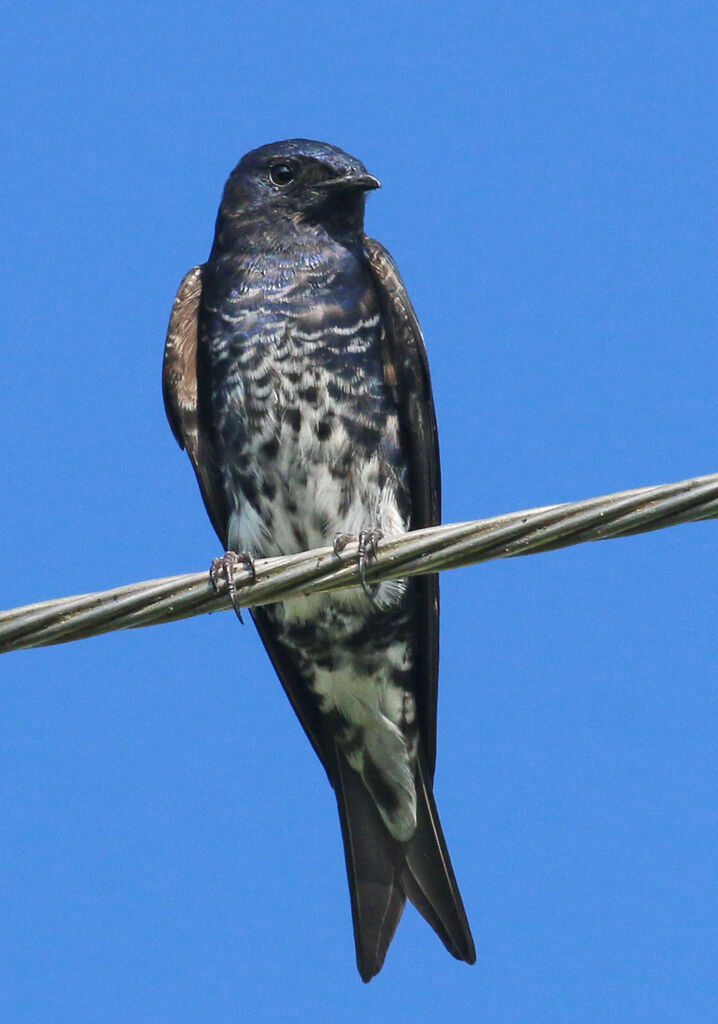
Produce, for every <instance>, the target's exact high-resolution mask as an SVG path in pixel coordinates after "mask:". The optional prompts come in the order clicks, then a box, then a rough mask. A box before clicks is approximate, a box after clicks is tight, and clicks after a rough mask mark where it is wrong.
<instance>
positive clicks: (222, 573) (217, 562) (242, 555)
mask: <svg viewBox="0 0 718 1024" xmlns="http://www.w3.org/2000/svg"><path fill="white" fill-rule="evenodd" d="M238 565H241V566H243V567H244V568H245V569H246V570H247V572H248V573H249V574H250V575H251V577H252V583H254V581H255V580H256V578H257V573H256V570H255V568H254V555H250V553H249V552H248V551H225V553H224V554H223V555H222V557H221V558H213V559H212V565H211V567H210V570H209V578H210V579H211V580H212V586H213V587H214V589H215V590H216V591H217V592H218V593H219V590H220V588H221V584H222V582H223V581H224V582H225V583H226V584H227V590H228V591H229V596H230V598H231V600H232V607H233V608H234V611H235V613H236V615H237V618H238V619H239V621H240V622H241V623H242V625H244V619H243V618H242V609H241V608H240V607H239V605H238V604H237V587H236V585H235V582H234V570H235V568H236V567H237V566H238Z"/></svg>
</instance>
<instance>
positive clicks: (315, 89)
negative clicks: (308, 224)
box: [0, 0, 718, 1024]
mask: <svg viewBox="0 0 718 1024" xmlns="http://www.w3.org/2000/svg"><path fill="white" fill-rule="evenodd" d="M717 30H718V14H717V13H716V7H715V4H714V3H709V2H705V3H693V2H686V0H682V2H680V3H678V2H676V3H659V2H654V3H623V2H617V3H612V4H594V3H590V4H589V3H576V2H566V3H542V4H530V3H517V2H508V3H484V2H478V3H475V4H463V5H456V4H448V3H446V4H439V3H422V2H418V3H417V2H413V3H378V2H374V0H365V2H363V3H349V2H347V0H338V2H335V3H331V4H330V3H323V2H322V3H316V4H311V5H303V4H298V3H291V4H290V3H279V2H269V0H262V2H255V3H252V4H245V3H237V2H233V3H219V2H212V0H209V2H207V3H204V4H196V3H192V4H189V3H186V2H175V3H172V4H169V3H162V2H159V3H154V4H144V3H143V4H138V3H131V2H126V3H123V4H100V3H95V4H79V3H73V2H66V3H63V4H58V3H52V4H50V3H31V4H29V5H28V4H11V5H10V8H9V10H8V9H6V11H5V13H4V15H3V32H2V38H1V40H0V48H1V52H0V61H1V65H2V69H3V70H2V104H3V112H2V122H3V127H4V135H5V142H4V145H3V156H2V165H3V172H4V173H3V187H2V190H1V191H0V206H1V208H2V229H1V232H0V248H1V250H2V268H3V269H2V283H1V285H0V287H1V289H2V311H3V317H2V321H3V322H2V332H1V333H2V373H1V374H0V395H1V397H0V403H1V407H2V426H3V440H2V444H1V445H0V479H1V480H2V492H1V494H2V498H1V500H2V517H1V519H0V531H1V547H2V593H1V600H0V604H1V605H2V606H4V607H8V608H9V607H13V606H15V605H20V604H24V603H29V602H32V601H36V600H41V599H45V598H50V597H59V596H65V595H69V594H73V593H82V592H86V591H91V590H101V589H104V588H107V587H111V586H114V585H119V584H122V583H126V582H131V581H135V580H141V579H148V578H152V577H158V576H164V575H171V574H174V573H179V572H184V571H191V570H198V569H203V568H204V567H205V566H208V565H209V563H210V560H211V558H212V557H213V556H215V555H216V554H218V553H219V552H218V544H217V541H216V538H215V536H214V533H213V531H212V529H211V527H210V525H209V522H208V521H207V519H206V516H205V513H204V509H203V506H202V502H201V500H200V497H199V494H198V492H197V488H196V485H195V482H194V478H193V474H192V472H191V469H190V465H189V462H188V460H187V458H186V456H185V455H184V454H183V453H181V452H180V450H179V448H178V447H177V445H176V444H175V442H174V439H173V438H172V436H171V434H170V431H169V428H168V426H167V424H166V422H165V416H164V411H163V407H162V399H161V392H160V368H161V360H162V348H163V343H164V333H165V328H166V323H167V318H168V315H169V311H170V307H171V304H172V300H173V297H174V293H175V289H176V286H177V284H178V283H179V280H180V278H181V277H182V275H183V273H184V272H185V271H186V270H187V269H188V268H189V267H191V266H192V265H193V264H195V263H198V262H201V261H202V260H203V259H205V258H206V255H207V253H208V251H209V247H210V244H211V238H212V231H213V223H214V217H215V213H216V208H217V204H218V201H219V197H220V193H221V189H222V186H223V183H224V180H225V178H226V176H227V175H228V173H229V171H230V170H231V168H232V167H233V166H234V164H235V163H236V162H237V161H238V159H239V158H240V157H241V156H242V155H243V153H245V152H246V151H247V150H249V149H251V148H253V147H255V146H257V145H260V144H263V143H265V142H269V141H273V140H276V139H281V138H287V137H293V136H307V137H309V138H316V139H321V140H324V141H328V142H331V143H334V144H337V145H339V146H341V147H343V148H344V149H346V150H348V151H349V152H350V153H352V154H354V155H356V156H358V157H360V158H361V159H362V160H363V161H364V162H365V164H366V165H367V167H368V168H369V169H370V170H371V171H372V172H373V173H375V174H377V175H378V176H379V177H380V178H381V180H382V182H383V184H384V188H383V190H382V191H381V192H378V193H375V194H373V195H372V196H371V197H370V199H369V202H368V216H367V226H368V229H369V231H370V232H371V233H372V234H374V235H375V236H376V237H377V238H379V239H381V240H382V241H383V242H384V243H385V244H386V245H387V246H388V247H389V249H390V250H391V251H392V252H393V254H394V256H395V257H396V259H397V261H398V263H399V265H400V267H401V270H402V272H403V275H404V277H405V280H406V282H407V285H408V287H409V291H410V293H411V296H412V298H413V300H414V303H415V305H416V308H417V311H418V313H419V317H420V319H421V322H422V325H423V327H424V331H425V334H426V338H427V344H428V349H429V356H430V362H431V369H432V375H433V381H434V389H435V395H436V405H437V411H438V417H439V426H440V434H441V448H442V457H443V472H444V495H445V501H444V518H445V520H446V521H452V520H464V519H470V518H476V517H481V516H488V515H493V514H498V513H500V512H505V511H513V510H517V509H521V508H529V507H532V506H537V505H543V504H548V503H551V502H558V501H563V500H570V499H579V498H585V497H590V496H593V495H598V494H602V493H610V492H613V491H617V490H621V489H624V488H630V487H636V486H641V485H646V484H654V483H661V482H668V481H672V480H680V479H683V478H686V477H690V476H694V475H699V474H703V473H709V472H714V471H716V470H718V444H717V442H716V421H717V415H716V397H715V395H716V375H717V371H718V365H717V364H718V346H717V344H716V342H717V333H718V308H717V306H718V304H717V302H716V274H717V270H718V251H717V249H718V243H717V241H716V238H717V234H716V227H717V226H718V225H717V218H716V200H717V199H718V187H717V184H716V162H717V158H718V146H716V135H717V130H716V87H717V83H716V53H717V52H718V31H717ZM717 548H718V524H716V523H706V524H700V525H694V526H682V527H678V528H675V529H672V530H666V531H661V532H658V533H654V534H650V535H646V536H641V537H636V538H634V539H630V540H618V541H611V542H606V543H602V544H594V545H582V546H579V547H576V548H573V549H571V550H568V551H561V552H556V553H553V554H547V555H538V556H534V557H533V558H521V559H514V560H512V561H507V562H494V563H491V564H489V565H485V566H480V567H474V568H472V569H466V570H461V571H456V572H453V573H450V574H447V575H446V576H445V577H444V582H443V620H442V622H443V646H442V671H441V701H440V719H439V760H438V772H437V786H436V791H437V798H438V803H439V807H440V809H441V814H442V819H443V822H444V827H445V831H446V833H447V837H448V841H449V846H450V849H451V852H452V856H453V861H454V866H455V868H456V873H457V876H458V878H459V881H460V885H461V889H462V892H463V895H464V899H465V902H466V906H467V911H468V914H469V917H470V920H471V923H472V926H473V931H474V936H475V938H476V945H477V951H478V962H477V964H476V966H475V967H471V968H470V967H467V966H466V965H465V964H460V963H457V962H455V961H454V960H452V959H451V958H450V957H449V955H448V954H447V953H446V952H445V951H444V949H443V947H442V946H441V944H440V943H439V941H438V940H437V939H436V937H435V936H434V935H433V933H432V932H431V931H430V929H429V928H428V926H426V925H425V924H424V922H423V921H422V920H421V919H420V918H419V917H418V915H417V914H416V913H415V912H414V911H413V909H409V910H407V912H406V914H405V917H404V920H403V921H402V923H401V925H400V927H399V931H398V933H397V936H396V939H395V941H394V944H393V946H392V948H391V949H390V952H389V955H388V957H387V962H386V965H385V968H384V971H383V972H382V974H381V975H380V976H379V977H378V978H377V979H376V980H375V981H373V982H372V983H371V985H370V986H368V987H367V986H363V985H362V983H361V982H360V980H359V977H358V975H357V973H356V970H355V966H354V951H353V943H352V934H351V921H350V909H349V897H348V892H347V886H346V879H345V869H344V862H343V856H342V851H341V840H340V833H339V825H338V820H337V816H336V811H335V806H334V799H333V795H332V793H331V790H330V788H329V786H328V785H327V782H326V779H325V777H324V775H323V773H322V770H321V768H320V765H319V763H318V761H317V760H316V758H315V757H314V755H313V754H312V751H311V749H310V747H309V744H308V743H307V741H306V739H305V737H304V735H303V733H302V731H301V729H300V727H299V725H298V724H297V722H296V720H295V719H294V716H293V713H292V711H291V709H290V707H289V705H288V703H287V701H286V699H285V697H284V695H283V693H282V691H281V688H280V686H279V683H278V682H277V681H276V679H275V677H274V675H273V673H272V670H271V668H270V666H269V663H268V661H267V658H266V656H265V655H264V652H263V650H262V648H261V645H260V643H259V641H258V639H257V637H256V635H255V634H254V631H253V628H252V627H251V625H247V626H246V627H245V628H244V629H242V628H240V626H239V624H238V623H237V622H236V620H235V618H234V616H233V615H232V614H231V613H227V614H218V615H214V616H210V617H204V618H201V619H195V620H192V621H187V622H182V623H179V624H174V625H170V626H165V627H157V628H153V629H149V630H144V631H137V632H129V633H120V634H113V635H109V636H104V637H101V638H97V639H93V640H87V641H83V642H81V643H78V644H74V645H69V646H64V647H58V648H54V649H48V650H40V651H28V652H20V653H17V654H13V655H5V656H3V657H2V658H1V659H0V1018H1V1019H2V1020H3V1021H7V1022H8V1024H56V1022H57V1024H80V1022H82V1024H84V1022H88V1024H92V1022H100V1021H101V1022H103V1024H234V1022H244V1021H259V1022H274V1021H281V1022H283V1024H294V1022H304V1021H311V1022H312V1024H325V1022H327V1024H329V1022H332V1024H334V1022H337V1021H338V1022H341V1024H355V1022H369V1021H372V1022H375V1021H391V1022H392V1024H408V1022H412V1024H414V1022H417V1021H434V1020H445V1021H451V1022H464V1021H466V1022H476V1021H489V1022H492V1024H493V1022H496V1024H514V1022H516V1024H525V1022H531V1024H559V1022H567V1024H568V1022H571V1024H574V1022H576V1021H581V1022H584V1021H586V1022H604V1021H611V1022H628V1024H636V1022H647V1024H648V1022H650V1024H661V1022H666V1024H668V1022H675V1021H681V1022H692V1021H696V1022H701V1024H705V1022H706V1021H707V1020H710V1019H713V1015H714V1013H715V1005H716V1004H715V998H716V989H717V987H718V986H717V982H718V923H717V922H718V899H717V896H718V793H717V791H716V754H717V750H716V748H717V743H716V739H717V737H718V716H717V715H716V705H717V701H718V695H717V693H716V689H717V688H716V675H717V673H716V665H717V662H718V628H717V624H716V570H717V568H718V565H717V563H718V557H717V555H716V551H717Z"/></svg>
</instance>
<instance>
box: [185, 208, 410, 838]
mask: <svg viewBox="0 0 718 1024" xmlns="http://www.w3.org/2000/svg"><path fill="white" fill-rule="evenodd" d="M285 227H286V226H285ZM290 239H291V233H290ZM260 257H261V258H260ZM203 306H204V308H203V317H202V322H203V324H204V325H205V327H204V336H203V337H202V339H201V343H202V347H203V351H204V353H205V358H207V359H208V360H209V364H210V365H209V369H210V373H209V375H208V376H209V378H210V379H211V380H212V381H213V382H215V383H214V385H213V390H212V391H211V394H209V395H206V396H204V400H205V401H207V402H208V403H209V404H210V407H211V417H210V418H211V420H212V422H213V424H214V429H215V439H214V443H215V450H216V453H217V457H218V461H219V462H220V464H221V465H222V470H223V479H224V487H225V495H226V500H227V508H228V510H229V525H228V540H229V547H230V548H232V549H233V550H236V551H248V552H251V553H252V554H254V555H256V556H270V555H282V554H291V553H294V552H298V551H303V550H306V549H308V548H312V547H318V546H323V545H327V544H331V543H332V542H333V540H334V538H335V537H336V536H337V535H338V534H342V533H344V534H353V535H355V534H358V533H359V532H360V531H361V530H378V531H380V532H381V533H382V534H383V535H385V536H387V535H392V534H397V533H402V532H404V531H406V529H407V528H408V526H409V496H408V484H407V466H406V462H405V459H404V456H403V455H402V451H401V446H400V436H399V423H398V416H397V409H396V407H395V405H394V403H393V399H392V396H391V392H390V390H389V387H388V385H387V383H386V382H385V380H384V369H383V362H382V333H381V332H382V329H383V328H382V322H381V317H380V311H379V308H378V304H377V300H376V297H375V293H374V289H373V286H372V284H371V281H370V279H369V276H368V272H367V270H366V267H365V261H364V260H363V259H362V258H361V254H360V252H357V251H353V250H352V249H351V248H348V247H347V246H346V245H344V244H342V243H340V242H338V241H335V240H333V239H332V238H330V237H329V236H324V237H319V238H318V239H317V244H316V246H315V247H313V248H308V247H307V242H306V236H303V235H301V234H299V233H298V234H297V236H296V241H295V244H291V241H290V242H288V241H287V237H286V232H285V234H284V236H283V241H282V246H281V248H278V247H274V248H273V247H272V243H271V238H268V239H267V240H266V247H265V249H264V250H263V251H262V253H261V254H258V253H257V251H256V246H255V247H253V249H252V251H251V252H246V253H243V252H242V251H241V247H239V248H238V246H237V244H236V240H235V244H234V245H233V247H232V251H231V254H228V255H227V256H226V257H225V258H224V260H221V259H219V260H216V261H215V264H214V266H213V274H212V277H211V278H209V279H208V281H207V284H206V287H205V292H204V294H203ZM411 600H412V597H411V594H410V592H409V590H408V588H407V586H406V583H405V582H404V581H398V582H397V581H394V582H389V583H382V584H381V585H380V586H379V587H378V588H377V591H376V594H375V595H374V600H373V601H369V599H368V598H367V597H366V595H365V594H364V593H363V591H362V590H361V589H355V590H351V591H345V592H341V593H337V594H330V595H323V596H315V597H311V598H299V599H296V600H293V601H288V602H285V603H284V604H279V605H274V606H272V607H271V608H270V609H268V612H269V614H270V615H271V618H272V621H273V623H274V626H275V629H276V633H277V638H278V640H279V641H280V642H281V643H282V644H283V645H284V647H285V648H286V650H287V651H288V652H289V653H290V655H291V658H292V660H293V662H294V664H295V665H296V669H297V673H298V675H299V676H300V677H301V678H302V679H303V680H304V681H305V682H306V685H307V686H308V687H309V689H310V690H311V692H312V693H313V694H314V695H315V697H316V700H317V702H318V706H319V708H320V710H321V712H322V714H323V716H324V721H325V723H326V725H327V727H328V728H330V729H331V730H332V731H333V732H334V734H335V735H336V736H337V737H338V738H339V741H340V744H341V746H342V748H343V750H344V752H345V754H346V757H347V759H348V761H349V763H350V764H351V765H352V767H353V768H355V769H356V770H357V771H358V772H360V774H361V776H362V778H363V779H364V782H365V784H366V786H367V788H368V789H369V791H370V792H371V794H372V796H373V798H374V800H375V802H376V804H377V806H378V808H379V810H380V813H381V815H382V817H383V819H384V821H385V822H386V825H387V827H388V828H389V830H390V831H391V833H392V834H393V835H394V836H395V837H396V838H398V839H402V840H406V839H408V838H410V836H411V835H412V834H413V832H414V830H415V827H416V793H415V786H414V763H415V757H416V741H417V723H416V707H415V701H414V696H413V694H412V692H411V691H410V689H409V687H408V681H409V680H410V677H411V668H412V663H413V658H414V641H413V637H412V633H413V630H412V623H411V616H412V608H411Z"/></svg>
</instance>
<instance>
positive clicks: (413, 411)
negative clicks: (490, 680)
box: [364, 238, 441, 779]
mask: <svg viewBox="0 0 718 1024" xmlns="http://www.w3.org/2000/svg"><path fill="white" fill-rule="evenodd" d="M364 251H365V253H366V258H367V260H368V262H369V267H370V270H371V273H372V277H373V279H374V284H375V287H376V292H377V296H378V298H379V304H380V307H381V310H382V314H383V320H384V325H385V328H386V330H385V343H384V344H385V351H384V375H385V378H386V380H387V382H388V384H389V385H390V387H391V388H392V390H393V392H394V397H395V400H396V404H397V408H398V410H399V422H400V428H401V432H402V448H403V450H404V452H405V453H406V454H407V456H408V460H409V487H410V491H411V510H412V511H411V527H412V529H421V528H422V527H425V526H437V525H438V524H439V522H440V521H441V470H440V464H439V435H438V431H437V428H436V414H435V412H434V399H433V396H432V392H431V380H430V377H429V364H428V360H427V357H426V348H425V346H424V339H423V337H422V334H421V328H420V327H419V321H418V320H417V318H416V313H415V312H414V307H413V306H412V304H411V300H410V299H409V296H408V294H407V291H406V286H405V285H404V282H403V281H402V279H401V275H400V273H399V270H398V269H397V266H396V264H395V263H394V260H393V259H392V257H391V256H390V255H389V253H388V252H387V250H386V249H385V248H384V247H383V246H382V245H380V243H379V242H376V241H375V240H374V239H373V238H365V240H364ZM412 585H413V587H414V592H415V594H416V616H417V622H416V638H417V652H416V661H415V668H414V678H415V680H416V688H415V698H416V701H417V706H418V712H419V721H420V723H421V729H420V736H421V743H422V747H423V752H424V763H425V765H426V768H427V770H428V773H429V778H430V779H433V777H434V766H435V763H436V703H437V693H438V679H439V577H438V576H437V575H430V576H416V577H414V579H413V580H412Z"/></svg>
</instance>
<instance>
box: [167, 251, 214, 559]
mask: <svg viewBox="0 0 718 1024" xmlns="http://www.w3.org/2000/svg"><path fill="white" fill-rule="evenodd" d="M201 297H202V267H201V266H200V267H193V268H192V269H191V270H190V271H189V273H187V274H185V276H184V277H183V278H182V283H181V284H180V286H179V289H178V291H177V295H176V297H175V301H174V305H173V306H172V313H171V314H170V322H169V326H168V328H167V340H166V342H165V357H164V364H163V368H162V394H163V396H164V400H165V411H166V413H167V419H168V420H169V423H170V426H171V427H172V433H173V434H174V436H175V437H176V438H177V442H178V443H179V446H180V448H186V449H187V454H188V455H189V457H190V459H191V461H192V466H193V467H194V471H195V475H196V477H197V482H198V483H199V489H200V491H201V492H202V498H203V499H204V504H205V507H206V509H207V513H208V515H209V518H210V519H211V520H212V525H213V526H214V528H215V530H216V531H217V534H218V535H219V538H220V540H221V541H222V544H224V545H225V547H226V544H227V539H226V537H227V511H226V503H225V498H224V489H223V487H222V480H221V477H220V476H219V473H218V470H217V466H216V459H215V456H214V450H213V446H212V441H211V437H210V436H209V432H208V431H207V430H205V429H203V427H202V424H201V422H200V419H199V416H198V413H197V336H198V321H199V307H200V299H201Z"/></svg>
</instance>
